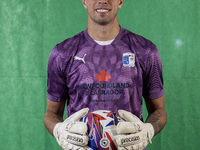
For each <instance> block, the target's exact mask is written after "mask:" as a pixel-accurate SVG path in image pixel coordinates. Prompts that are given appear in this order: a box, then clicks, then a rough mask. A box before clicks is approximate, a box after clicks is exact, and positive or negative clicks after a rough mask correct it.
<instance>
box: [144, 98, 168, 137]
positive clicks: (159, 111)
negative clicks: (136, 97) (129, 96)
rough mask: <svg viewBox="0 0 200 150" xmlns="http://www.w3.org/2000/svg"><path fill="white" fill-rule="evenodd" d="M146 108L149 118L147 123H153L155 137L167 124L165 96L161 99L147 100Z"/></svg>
mask: <svg viewBox="0 0 200 150" xmlns="http://www.w3.org/2000/svg"><path fill="white" fill-rule="evenodd" d="M146 106H147V110H148V113H149V115H148V117H147V119H146V123H151V124H152V125H153V127H154V136H155V135H156V134H158V133H159V132H160V131H161V130H162V129H163V128H164V126H165V124H166V123H167V113H166V110H165V95H163V96H161V97H160V98H157V99H153V100H147V101H146Z"/></svg>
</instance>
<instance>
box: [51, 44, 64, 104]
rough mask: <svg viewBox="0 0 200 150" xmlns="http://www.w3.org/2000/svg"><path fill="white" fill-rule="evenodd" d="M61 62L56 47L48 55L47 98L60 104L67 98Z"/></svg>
mask: <svg viewBox="0 0 200 150" xmlns="http://www.w3.org/2000/svg"><path fill="white" fill-rule="evenodd" d="M61 66H62V62H61V59H60V56H59V53H58V50H57V46H55V47H54V48H53V50H52V51H51V53H50V56H49V61H48V68H47V98H48V99H49V100H51V101H55V102H60V101H65V100H66V98H67V86H66V77H65V76H64V74H63V72H62V67H61Z"/></svg>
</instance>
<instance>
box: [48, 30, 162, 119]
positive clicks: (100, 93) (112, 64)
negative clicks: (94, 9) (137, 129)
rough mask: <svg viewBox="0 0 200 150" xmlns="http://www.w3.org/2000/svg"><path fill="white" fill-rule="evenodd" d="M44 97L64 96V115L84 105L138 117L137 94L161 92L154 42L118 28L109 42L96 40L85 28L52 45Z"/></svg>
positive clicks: (149, 95)
mask: <svg viewBox="0 0 200 150" xmlns="http://www.w3.org/2000/svg"><path fill="white" fill-rule="evenodd" d="M47 84H48V89H47V98H48V99H50V100H52V101H55V102H60V101H66V100H67V115H68V116H69V115H71V114H73V113H74V112H76V111H78V110H80V109H82V108H85V107H88V108H89V109H90V112H92V111H94V110H110V111H113V112H117V110H119V109H123V110H127V111H129V112H132V113H133V114H135V115H136V116H138V117H139V118H140V119H142V97H144V99H145V100H147V101H148V100H151V99H156V98H159V97H161V96H162V95H163V94H164V90H163V78H162V64H161V60H160V56H159V53H158V50H157V48H156V46H155V45H154V44H153V43H152V42H151V41H149V40H147V39H145V38H143V37H141V36H139V35H136V34H134V33H132V32H130V31H128V30H126V29H124V28H120V32H119V34H118V36H117V37H116V38H115V40H114V41H113V42H112V43H111V44H110V45H104V46H102V45H99V44H97V43H96V42H95V41H94V40H93V39H92V38H91V37H90V36H89V35H88V32H87V30H85V31H83V32H81V33H79V34H77V35H75V36H74V37H72V38H69V39H66V40H65V41H63V42H61V43H59V44H57V45H56V46H55V47H54V48H53V50H52V52H51V54H50V58H49V63H48V83H47Z"/></svg>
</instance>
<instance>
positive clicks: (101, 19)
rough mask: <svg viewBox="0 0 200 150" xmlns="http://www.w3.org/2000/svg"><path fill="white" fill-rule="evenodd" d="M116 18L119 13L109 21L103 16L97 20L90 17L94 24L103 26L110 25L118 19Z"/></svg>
mask: <svg viewBox="0 0 200 150" xmlns="http://www.w3.org/2000/svg"><path fill="white" fill-rule="evenodd" d="M116 17H117V13H116V14H114V15H113V16H112V17H111V18H108V19H106V18H104V17H103V16H102V18H100V19H97V18H95V17H94V16H90V18H91V20H92V21H93V22H95V23H96V24H98V25H102V26H105V25H108V24H109V23H111V22H113V21H114V20H115V19H116Z"/></svg>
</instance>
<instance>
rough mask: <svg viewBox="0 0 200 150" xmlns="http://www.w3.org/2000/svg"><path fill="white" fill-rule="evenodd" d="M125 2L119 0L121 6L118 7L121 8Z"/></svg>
mask: <svg viewBox="0 0 200 150" xmlns="http://www.w3.org/2000/svg"><path fill="white" fill-rule="evenodd" d="M123 3H124V0H119V7H118V8H119V9H120V8H122V5H123Z"/></svg>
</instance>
